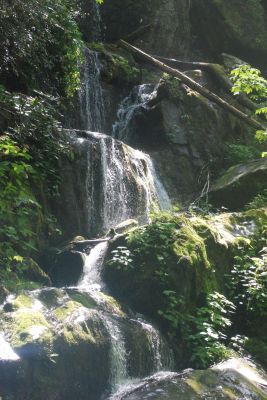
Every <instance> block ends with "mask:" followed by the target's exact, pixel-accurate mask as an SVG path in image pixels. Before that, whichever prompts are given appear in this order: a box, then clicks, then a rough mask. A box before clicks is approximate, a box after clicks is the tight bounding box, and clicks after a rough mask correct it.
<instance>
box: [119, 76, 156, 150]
mask: <svg viewBox="0 0 267 400" xmlns="http://www.w3.org/2000/svg"><path fill="white" fill-rule="evenodd" d="M154 89H155V87H154V85H150V84H143V85H139V86H136V87H135V88H133V90H132V91H131V92H130V94H129V96H128V97H126V98H125V99H124V100H123V101H122V102H121V104H120V105H119V109H118V112H117V121H116V122H115V123H114V124H113V127H112V136H113V137H114V138H116V139H120V140H123V141H125V142H126V143H128V142H131V141H132V140H133V139H134V136H135V130H134V127H132V126H131V123H132V120H133V118H134V116H135V115H137V114H138V113H139V112H142V109H147V108H148V102H149V101H150V100H152V99H153V98H154V97H155V96H156V91H155V90H154Z"/></svg>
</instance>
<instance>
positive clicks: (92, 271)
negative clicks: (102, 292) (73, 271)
mask: <svg viewBox="0 0 267 400" xmlns="http://www.w3.org/2000/svg"><path fill="white" fill-rule="evenodd" d="M107 250H108V242H107V241H105V242H101V243H98V244H97V245H96V246H94V247H93V248H92V249H91V251H90V253H89V254H88V255H87V254H85V253H83V258H84V266H83V274H82V276H81V279H80V281H79V282H78V285H77V286H78V287H79V288H80V289H87V288H89V287H90V288H95V289H101V287H102V285H103V282H102V279H101V267H102V265H103V262H104V258H105V255H106V252H107Z"/></svg>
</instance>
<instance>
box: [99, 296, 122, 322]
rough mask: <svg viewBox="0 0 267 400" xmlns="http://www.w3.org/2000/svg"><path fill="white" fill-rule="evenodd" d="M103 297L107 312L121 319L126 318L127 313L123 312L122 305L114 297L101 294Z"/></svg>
mask: <svg viewBox="0 0 267 400" xmlns="http://www.w3.org/2000/svg"><path fill="white" fill-rule="evenodd" d="M101 296H102V297H103V300H104V301H105V303H106V307H107V310H109V311H110V312H112V313H115V314H117V315H119V316H121V317H125V313H124V312H123V311H122V309H121V306H120V304H119V303H118V302H117V300H115V299H114V297H112V296H108V295H106V294H104V293H101Z"/></svg>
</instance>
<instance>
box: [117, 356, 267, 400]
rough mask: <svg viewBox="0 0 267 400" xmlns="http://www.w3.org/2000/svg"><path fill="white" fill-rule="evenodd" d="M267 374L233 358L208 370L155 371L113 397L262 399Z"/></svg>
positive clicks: (127, 399) (265, 393)
mask: <svg viewBox="0 0 267 400" xmlns="http://www.w3.org/2000/svg"><path fill="white" fill-rule="evenodd" d="M266 388H267V376H266V374H265V373H264V372H263V371H261V370H260V369H259V368H257V367H256V366H255V365H254V364H252V363H251V362H248V361H247V360H245V359H241V358H233V359H230V360H228V361H227V362H224V363H222V364H219V365H216V366H214V367H213V368H211V369H208V370H199V371H185V372H183V373H180V374H171V373H165V374H161V375H160V374H158V375H154V376H153V377H151V378H149V379H148V380H147V381H145V380H144V381H142V382H141V383H139V384H136V385H135V386H133V387H130V388H128V390H127V388H126V389H125V390H124V391H123V390H121V392H119V393H118V394H117V395H116V397H115V398H116V399H117V400H139V399H140V400H141V399H142V400H144V399H151V398H153V399H155V400H161V399H163V398H164V399H166V400H176V399H182V400H200V399H217V400H237V399H246V400H264V399H266V396H267V391H266Z"/></svg>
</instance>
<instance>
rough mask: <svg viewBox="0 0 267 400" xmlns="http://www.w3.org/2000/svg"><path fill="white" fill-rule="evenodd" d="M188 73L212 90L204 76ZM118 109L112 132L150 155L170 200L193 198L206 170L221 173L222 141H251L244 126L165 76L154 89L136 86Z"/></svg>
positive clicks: (211, 83)
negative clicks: (115, 126)
mask: <svg viewBox="0 0 267 400" xmlns="http://www.w3.org/2000/svg"><path fill="white" fill-rule="evenodd" d="M192 73H193V75H194V78H195V79H197V80H198V81H201V82H202V83H203V82H205V85H206V86H207V87H208V88H211V89H212V88H214V85H215V82H214V80H213V79H212V78H211V77H210V76H209V75H207V74H203V73H202V72H201V71H190V75H191V76H192ZM148 89H149V90H150V93H151V94H150V95H148V94H147V93H146V92H147V90H148ZM153 89H154V92H153ZM136 92H138V93H139V94H138V96H139V99H138V96H137V94H136ZM140 93H141V94H140ZM146 96H147V98H148V99H147V100H146ZM138 102H139V103H138ZM123 109H124V111H123ZM121 110H122V112H121V111H120V121H119V124H118V125H117V128H116V129H117V131H118V132H116V131H115V133H116V134H117V135H118V138H119V139H121V140H123V141H125V142H126V143H128V144H130V145H132V146H133V147H136V146H138V147H141V149H143V150H144V151H146V152H147V153H149V154H150V155H151V156H152V158H153V159H154V160H155V164H156V169H157V172H158V173H159V176H160V178H161V180H162V182H164V185H165V187H166V190H167V192H168V193H169V194H170V195H171V197H172V200H174V201H185V200H188V199H192V198H194V197H195V196H196V193H197V192H198V191H199V190H201V189H202V187H203V186H204V184H205V183H206V180H207V178H208V171H211V170H215V171H216V170H219V169H221V168H222V166H223V163H224V149H225V141H227V140H233V139H232V138H233V137H235V138H236V140H238V139H239V140H240V139H241V140H243V141H245V142H246V140H249V139H248V138H249V137H250V136H251V129H250V128H249V127H248V126H246V125H245V124H244V123H242V122H240V121H239V120H238V119H236V118H234V117H232V116H231V115H230V114H229V113H226V112H225V111H223V110H222V109H221V108H219V107H218V106H216V105H215V104H213V103H211V102H210V101H208V100H207V99H205V98H204V97H203V96H201V95H199V94H198V93H196V92H194V91H192V90H189V89H188V87H186V86H185V85H181V84H180V82H179V80H177V79H170V78H165V77H164V78H163V79H162V80H161V81H160V83H159V85H158V86H153V85H140V86H138V87H135V88H134V89H133V91H132V92H131V94H130V95H129V96H128V98H127V99H125V100H124V102H123V103H121ZM123 113H124V116H123V117H122V115H123ZM199 177H200V179H199Z"/></svg>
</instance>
